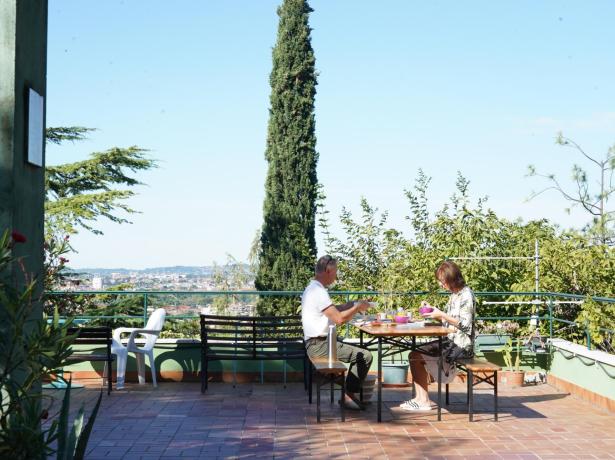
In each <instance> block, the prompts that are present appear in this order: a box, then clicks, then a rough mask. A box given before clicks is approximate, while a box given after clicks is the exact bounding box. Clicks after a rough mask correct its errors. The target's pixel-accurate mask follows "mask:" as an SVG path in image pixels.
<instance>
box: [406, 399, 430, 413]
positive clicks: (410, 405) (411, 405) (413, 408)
mask: <svg viewBox="0 0 615 460" xmlns="http://www.w3.org/2000/svg"><path fill="white" fill-rule="evenodd" d="M399 408H400V409H402V410H405V411H408V412H425V411H429V410H431V405H429V406H420V405H419V403H417V402H416V401H414V400H409V401H404V402H403V403H401V404H400V405H399Z"/></svg>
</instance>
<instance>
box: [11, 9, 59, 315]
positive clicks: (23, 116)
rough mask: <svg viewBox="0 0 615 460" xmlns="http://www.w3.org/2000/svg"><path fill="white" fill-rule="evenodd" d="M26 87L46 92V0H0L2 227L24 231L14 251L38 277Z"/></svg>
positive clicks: (40, 202)
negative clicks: (22, 237) (23, 236)
mask: <svg viewBox="0 0 615 460" xmlns="http://www.w3.org/2000/svg"><path fill="white" fill-rule="evenodd" d="M29 88H33V89H34V90H36V91H37V92H38V93H39V94H41V95H42V96H44V97H46V94H47V0H27V1H23V0H0V231H4V230H5V229H9V230H17V231H19V232H21V233H22V234H24V235H25V236H26V238H27V242H26V243H25V244H20V245H16V247H15V250H14V254H15V255H16V256H24V264H25V269H26V273H27V274H28V275H34V276H39V275H41V274H42V273H43V222H44V220H43V213H44V196H45V189H44V179H45V177H44V172H45V171H44V168H41V167H38V166H34V165H31V164H29V163H27V162H26V155H27V152H26V133H27V91H28V89H29ZM43 161H44V156H43ZM14 276H15V277H16V278H17V279H20V277H21V276H22V274H21V273H14ZM40 289H42V284H39V292H40ZM0 314H1V312H0ZM37 315H40V311H38V312H37Z"/></svg>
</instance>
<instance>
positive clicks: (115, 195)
mask: <svg viewBox="0 0 615 460" xmlns="http://www.w3.org/2000/svg"><path fill="white" fill-rule="evenodd" d="M91 131H93V129H91V128H84V127H81V126H71V127H58V128H47V130H46V132H45V136H46V140H47V142H48V143H52V144H57V145H61V144H62V143H64V142H74V141H81V140H84V139H85V138H86V135H87V134H88V133H89V132H91ZM155 166H156V162H155V161H154V160H152V159H150V158H148V157H147V156H146V150H144V149H141V148H139V147H136V146H132V147H128V148H119V147H114V148H111V149H109V150H106V151H104V152H95V153H92V154H91V155H90V158H89V159H87V160H83V161H78V162H75V163H67V164H62V165H57V166H47V168H46V170H45V189H46V197H45V241H46V245H45V259H46V261H45V264H46V270H47V276H46V278H45V287H46V288H47V289H52V288H54V287H57V286H59V285H60V284H61V283H62V281H63V280H64V279H65V278H66V276H67V271H66V265H65V264H66V262H67V259H66V258H65V257H64V255H66V254H67V253H68V252H70V251H72V250H73V249H72V247H71V246H70V244H69V243H68V235H70V234H75V233H77V232H78V231H79V229H85V230H88V231H91V232H93V233H95V234H101V233H102V232H101V231H100V230H98V229H97V228H95V227H94V223H95V222H96V221H97V220H98V219H99V218H101V217H104V218H107V219H109V220H111V221H113V222H117V223H129V220H128V219H127V218H125V217H123V216H122V215H121V212H124V213H128V214H132V213H135V212H137V211H136V210H134V209H133V208H131V207H130V206H128V205H127V204H126V203H125V201H126V200H127V199H128V198H130V197H132V196H133V195H134V194H135V192H134V191H133V190H131V189H130V188H131V187H134V186H135V185H139V184H141V182H139V181H138V180H137V179H136V178H134V177H132V175H131V173H136V172H139V171H145V170H148V169H151V168H153V167H155Z"/></svg>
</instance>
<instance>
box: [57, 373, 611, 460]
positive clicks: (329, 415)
mask: <svg viewBox="0 0 615 460" xmlns="http://www.w3.org/2000/svg"><path fill="white" fill-rule="evenodd" d="M432 387H433V388H432V389H433V390H435V389H436V386H435V385H432ZM97 391H98V390H97V389H96V388H94V387H91V386H87V387H86V388H84V389H78V390H73V397H72V400H73V405H72V408H73V410H74V411H76V410H77V409H78V407H79V406H80V405H81V404H82V403H85V404H86V407H91V406H92V405H93V403H94V401H95V398H96V396H97ZM45 393H46V394H47V395H52V396H54V397H57V398H60V397H62V394H63V391H61V390H45ZM477 393H478V395H477V396H476V403H477V406H478V407H477V409H478V411H479V413H478V414H477V416H476V417H475V421H474V422H473V423H470V422H469V421H468V417H467V413H466V406H465V404H464V402H465V385H458V386H452V388H451V402H452V403H453V404H452V405H451V406H449V407H448V408H447V409H446V410H444V411H443V420H442V421H441V422H438V421H436V412H435V410H434V411H432V412H431V413H421V414H418V413H417V414H412V413H407V412H403V411H401V410H399V409H398V408H397V407H396V406H397V405H398V404H399V403H400V402H401V401H402V400H403V399H404V398H406V397H407V396H408V394H409V390H408V389H384V390H383V394H384V400H385V407H384V408H383V423H377V422H376V407H375V404H371V405H370V406H369V407H368V409H367V410H366V411H361V412H356V411H347V419H346V422H345V423H341V422H340V419H339V407H338V406H336V405H334V406H330V405H329V400H328V392H324V393H323V420H322V423H320V424H317V423H316V405H315V399H314V404H312V405H309V404H308V401H307V395H306V393H305V392H304V389H303V385H302V384H290V385H289V386H288V388H286V389H284V387H283V385H282V384H264V385H261V384H245V385H238V386H237V388H233V387H232V385H230V384H222V383H218V384H216V383H213V384H210V386H209V390H208V392H207V393H206V394H205V395H201V393H200V391H199V385H198V384H195V383H162V384H160V386H159V387H158V388H157V389H154V388H152V386H151V385H146V386H139V385H136V384H135V385H129V386H128V389H127V390H123V391H114V392H113V393H112V394H111V396H107V395H106V394H105V395H104V397H103V404H102V407H101V410H100V413H99V416H98V419H97V421H96V425H95V427H94V432H93V434H92V437H91V439H90V443H89V445H88V446H89V450H88V455H87V457H86V458H88V459H91V460H94V459H165V460H166V459H189V458H193V459H197V458H198V459H223V458H224V459H234V458H242V459H243V458H249V459H273V458H275V459H278V458H281V459H304V458H305V459H307V458H310V459H314V458H318V459H321V458H331V459H363V458H383V459H386V458H389V459H406V458H408V459H410V458H412V459H427V458H429V459H487V458H489V459H491V458H500V459H528V460H529V459H558V460H559V459H572V458H584V459H609V458H613V459H615V415H614V414H609V413H607V412H605V411H603V410H601V409H597V408H594V407H592V406H590V405H588V404H587V403H584V402H582V401H580V400H578V399H575V398H574V397H572V396H570V395H567V394H564V393H561V392H558V391H557V390H555V389H554V388H553V387H551V386H548V385H540V386H531V387H525V388H520V389H515V390H501V393H500V420H499V421H498V422H497V423H496V422H494V420H493V415H492V413H491V408H492V401H493V399H492V396H491V395H490V393H487V392H482V391H481V390H477ZM432 397H433V398H434V399H435V398H436V395H435V394H432Z"/></svg>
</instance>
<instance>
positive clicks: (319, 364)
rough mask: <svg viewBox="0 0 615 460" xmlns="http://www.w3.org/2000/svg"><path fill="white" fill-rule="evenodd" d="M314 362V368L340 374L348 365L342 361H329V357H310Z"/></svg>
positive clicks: (324, 372) (322, 371) (321, 371)
mask: <svg viewBox="0 0 615 460" xmlns="http://www.w3.org/2000/svg"><path fill="white" fill-rule="evenodd" d="M310 361H312V364H313V365H314V369H316V371H318V372H320V373H322V374H338V373H340V372H345V371H346V370H347V369H346V365H345V364H344V363H343V362H341V361H339V360H338V361H333V362H329V359H328V358H324V357H323V358H310Z"/></svg>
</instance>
